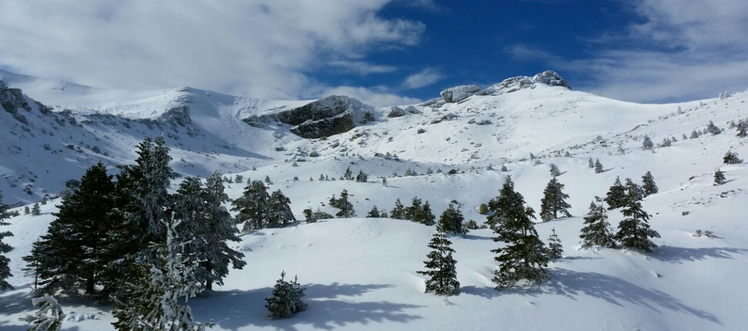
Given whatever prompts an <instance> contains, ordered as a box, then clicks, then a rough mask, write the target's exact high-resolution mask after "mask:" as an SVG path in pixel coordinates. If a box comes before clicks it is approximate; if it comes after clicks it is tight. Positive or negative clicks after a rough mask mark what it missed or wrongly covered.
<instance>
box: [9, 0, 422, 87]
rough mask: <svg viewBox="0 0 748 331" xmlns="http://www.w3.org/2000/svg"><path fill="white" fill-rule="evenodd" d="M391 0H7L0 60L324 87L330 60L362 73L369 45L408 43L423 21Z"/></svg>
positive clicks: (158, 80)
mask: <svg viewBox="0 0 748 331" xmlns="http://www.w3.org/2000/svg"><path fill="white" fill-rule="evenodd" d="M388 2H389V0H357V1H338V0H317V1H306V0H254V1H181V0H160V1H151V0H132V1H119V0H60V1H45V0H4V1H2V5H1V6H2V9H1V10H0V65H3V66H5V67H8V68H10V69H11V70H14V71H19V72H22V73H26V74H31V75H37V76H45V77H53V78H61V79H67V80H72V81H75V82H79V83H83V84H88V85H94V86H102V87H121V88H164V87H174V86H182V85H191V86H195V87H200V88H207V89H213V90H218V91H223V92H228V93H236V94H243V95H252V96H257V97H268V98H297V97H303V96H306V94H308V91H309V90H310V89H317V90H319V89H322V88H326V87H325V86H324V83H323V82H319V81H317V80H315V79H314V78H313V73H314V70H319V69H320V68H321V67H323V66H324V65H325V64H326V63H328V62H329V61H331V60H335V61H338V62H337V63H336V64H337V65H338V66H339V67H341V68H343V69H345V70H351V71H355V72H357V73H360V74H367V73H369V74H370V73H383V72H391V71H393V70H394V68H393V67H389V66H383V65H374V64H369V63H367V55H368V54H369V53H370V51H371V50H373V49H382V48H398V47H399V48H402V47H412V46H414V45H417V44H418V43H419V42H420V39H421V36H422V34H423V32H424V29H425V25H424V24H423V23H420V22H417V21H412V20H406V19H390V18H384V17H382V16H381V15H379V13H380V11H381V10H382V9H383V8H384V7H385V6H386V5H387V3H388Z"/></svg>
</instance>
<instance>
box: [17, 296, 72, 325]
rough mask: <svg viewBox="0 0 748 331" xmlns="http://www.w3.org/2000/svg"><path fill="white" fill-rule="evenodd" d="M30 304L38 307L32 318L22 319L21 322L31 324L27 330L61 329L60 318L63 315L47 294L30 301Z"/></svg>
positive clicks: (54, 300)
mask: <svg viewBox="0 0 748 331" xmlns="http://www.w3.org/2000/svg"><path fill="white" fill-rule="evenodd" d="M31 304H32V305H34V307H39V310H38V311H37V312H36V313H34V316H26V317H24V318H22V320H23V321H26V322H28V323H31V324H32V326H31V327H30V328H29V329H28V330H29V331H59V330H60V328H61V327H62V318H63V317H65V314H64V313H63V312H62V308H61V307H60V304H59V303H57V300H56V299H55V298H54V297H52V296H50V295H49V294H44V295H43V296H41V297H38V298H33V299H31Z"/></svg>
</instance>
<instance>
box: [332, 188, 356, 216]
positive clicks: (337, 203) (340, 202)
mask: <svg viewBox="0 0 748 331" xmlns="http://www.w3.org/2000/svg"><path fill="white" fill-rule="evenodd" d="M329 202H330V206H331V207H335V208H338V209H340V211H338V212H337V213H336V214H335V216H337V217H338V218H351V217H356V211H355V210H354V209H353V204H352V203H351V202H350V201H349V200H348V190H345V189H344V190H343V192H340V199H336V198H335V195H333V196H332V198H330V201H329Z"/></svg>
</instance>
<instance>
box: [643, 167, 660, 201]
mask: <svg viewBox="0 0 748 331" xmlns="http://www.w3.org/2000/svg"><path fill="white" fill-rule="evenodd" d="M642 190H644V196H645V197H648V196H650V195H652V194H655V193H657V192H659V191H660V189H658V188H657V184H655V180H654V176H652V173H651V172H649V171H647V173H646V174H644V176H642Z"/></svg>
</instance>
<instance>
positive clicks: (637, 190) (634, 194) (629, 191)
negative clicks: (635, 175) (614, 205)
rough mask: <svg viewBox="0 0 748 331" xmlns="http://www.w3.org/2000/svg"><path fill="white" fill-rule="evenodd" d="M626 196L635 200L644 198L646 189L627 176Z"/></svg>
mask: <svg viewBox="0 0 748 331" xmlns="http://www.w3.org/2000/svg"><path fill="white" fill-rule="evenodd" d="M626 198H627V199H635V200H641V199H644V190H643V189H642V188H641V187H640V186H639V185H637V184H636V183H634V182H633V181H632V180H631V178H626Z"/></svg>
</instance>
